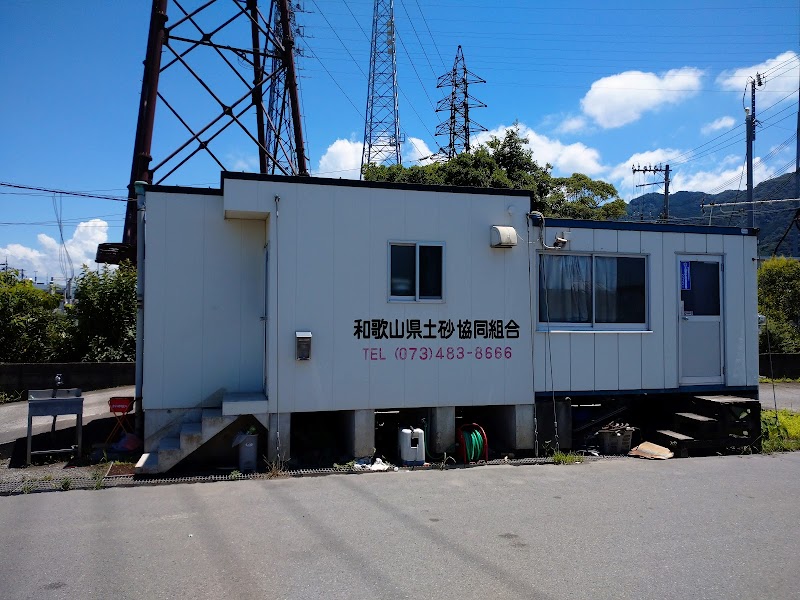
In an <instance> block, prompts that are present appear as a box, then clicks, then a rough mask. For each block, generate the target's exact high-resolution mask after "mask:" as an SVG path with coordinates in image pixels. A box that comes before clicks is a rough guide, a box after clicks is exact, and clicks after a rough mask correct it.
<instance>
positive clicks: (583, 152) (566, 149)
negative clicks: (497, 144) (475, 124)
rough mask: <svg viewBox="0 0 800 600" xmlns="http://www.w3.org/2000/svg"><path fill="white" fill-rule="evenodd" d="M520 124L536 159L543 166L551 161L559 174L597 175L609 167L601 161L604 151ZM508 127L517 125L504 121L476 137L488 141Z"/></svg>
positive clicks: (522, 133) (498, 135)
mask: <svg viewBox="0 0 800 600" xmlns="http://www.w3.org/2000/svg"><path fill="white" fill-rule="evenodd" d="M518 128H519V134H520V136H521V137H524V138H528V148H530V149H531V150H533V158H534V159H535V160H536V162H538V163H539V164H540V165H541V166H544V165H545V163H550V164H551V165H553V169H554V171H555V172H556V173H557V174H562V175H572V173H585V174H586V175H597V174H599V173H602V172H603V171H605V170H606V167H604V166H603V165H602V164H601V163H600V152H598V151H597V150H596V149H594V148H590V147H589V146H586V145H585V144H582V143H580V142H576V143H574V144H564V143H562V142H560V141H558V140H554V139H551V138H548V137H547V136H545V135H541V134H539V133H536V132H535V131H534V130H533V129H531V128H530V127H528V126H527V125H525V124H524V123H519V125H518ZM508 129H513V126H506V125H500V126H499V127H496V128H494V129H492V130H491V131H484V132H482V133H479V134H478V135H477V136H476V141H477V142H479V143H485V142H487V141H488V140H489V139H490V138H491V137H492V136H494V137H498V138H500V139H502V138H503V136H505V132H506V131H507V130H508Z"/></svg>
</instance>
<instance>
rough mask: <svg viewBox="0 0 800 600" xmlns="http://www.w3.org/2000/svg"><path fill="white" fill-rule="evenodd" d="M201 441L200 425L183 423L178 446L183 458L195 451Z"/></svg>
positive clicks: (201, 428) (201, 429) (201, 426)
mask: <svg viewBox="0 0 800 600" xmlns="http://www.w3.org/2000/svg"><path fill="white" fill-rule="evenodd" d="M203 441H204V440H203V425H202V423H184V424H183V425H182V426H181V435H180V445H181V452H183V453H184V456H185V455H187V454H189V453H190V452H193V451H195V450H197V449H198V448H199V447H200V446H201V445H202V444H203Z"/></svg>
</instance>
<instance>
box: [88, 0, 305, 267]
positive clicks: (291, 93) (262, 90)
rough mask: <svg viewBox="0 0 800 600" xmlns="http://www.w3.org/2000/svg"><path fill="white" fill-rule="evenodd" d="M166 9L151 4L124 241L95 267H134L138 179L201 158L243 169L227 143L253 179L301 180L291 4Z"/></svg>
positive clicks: (218, 2)
mask: <svg viewBox="0 0 800 600" xmlns="http://www.w3.org/2000/svg"><path fill="white" fill-rule="evenodd" d="M172 4H173V6H174V12H173V14H172V15H171V16H170V17H168V15H167V5H168V0H151V12H150V28H149V34H148V39H147V51H146V55H145V61H144V75H143V77H142V91H141V96H140V99H139V116H138V119H137V123H136V138H135V141H134V149H133V160H132V165H131V177H130V181H129V187H128V189H129V195H128V198H129V201H128V207H127V211H126V214H125V228H124V231H123V239H122V242H123V243H122V244H101V245H100V246H99V247H98V250H97V258H96V260H97V262H106V263H118V262H119V261H120V260H122V259H124V258H128V259H130V260H131V261H133V262H135V261H136V250H135V249H136V240H137V230H136V229H137V225H136V196H135V191H134V189H133V184H134V182H136V181H144V182H147V183H171V182H173V181H174V174H175V173H176V171H178V170H180V169H182V168H184V165H186V164H187V163H189V162H190V161H191V162H193V163H194V162H197V161H199V160H202V157H204V158H205V161H206V162H205V163H204V168H205V165H209V166H214V168H217V167H218V168H219V169H221V170H223V171H226V170H243V167H244V168H245V169H246V168H247V166H248V165H247V160H242V158H241V157H239V158H238V160H237V157H232V156H231V155H230V152H227V154H226V151H225V150H224V147H225V146H227V147H230V146H231V145H233V146H237V147H240V148H241V151H242V152H243V153H244V154H245V159H246V157H247V155H248V153H249V152H248V151H249V150H250V149H251V148H252V153H253V154H257V155H258V172H259V173H282V174H284V175H308V167H307V166H306V157H305V147H304V143H303V132H302V127H301V118H300V99H299V92H298V87H297V76H296V73H295V64H294V37H295V33H296V31H295V30H296V27H295V25H294V19H293V16H292V12H293V8H292V7H291V5H290V3H289V0H262V1H261V2H259V0H233V1H231V0H172ZM186 4H192V6H184V5H186ZM191 86H193V89H192V87H191ZM176 88H177V89H180V94H178V93H175V89H176ZM265 99H266V103H265ZM157 108H158V112H159V120H158V125H159V126H158V127H156V124H157V121H156V118H155V117H156V109H157ZM167 115H171V116H172V119H171V120H172V124H171V125H172V126H173V130H169V129H168V127H166V125H170V123H169V122H168V121H169V120H170V119H169V117H167V118H166V119H164V117H166V116H167ZM198 115H199V116H198ZM162 119H164V120H163V121H162ZM162 122H163V125H162ZM175 128H177V131H175ZM154 137H155V139H156V142H157V143H156V149H157V151H156V152H153V153H152V154H151V152H152V146H153V138H154ZM218 148H219V149H218ZM153 154H154V155H155V156H153ZM237 162H238V163H239V164H236V163H237ZM243 163H244V164H243ZM165 180H168V181H165Z"/></svg>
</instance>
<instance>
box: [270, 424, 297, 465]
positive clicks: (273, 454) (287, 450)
mask: <svg viewBox="0 0 800 600" xmlns="http://www.w3.org/2000/svg"><path fill="white" fill-rule="evenodd" d="M291 438H292V413H270V415H269V425H268V427H267V460H268V461H269V462H275V461H276V460H278V459H279V458H280V460H283V461H286V460H289V458H291V446H290V440H291Z"/></svg>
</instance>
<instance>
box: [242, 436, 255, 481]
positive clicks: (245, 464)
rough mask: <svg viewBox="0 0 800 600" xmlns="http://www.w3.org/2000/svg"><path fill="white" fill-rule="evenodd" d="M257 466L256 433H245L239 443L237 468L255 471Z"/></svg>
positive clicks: (244, 470) (243, 470)
mask: <svg viewBox="0 0 800 600" xmlns="http://www.w3.org/2000/svg"><path fill="white" fill-rule="evenodd" d="M257 466H258V435H245V436H244V439H243V440H242V442H241V443H240V444H239V470H240V471H241V472H242V473H244V472H246V471H255V470H256V467H257Z"/></svg>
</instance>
